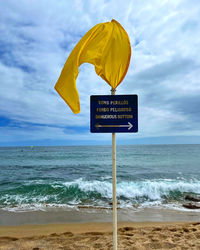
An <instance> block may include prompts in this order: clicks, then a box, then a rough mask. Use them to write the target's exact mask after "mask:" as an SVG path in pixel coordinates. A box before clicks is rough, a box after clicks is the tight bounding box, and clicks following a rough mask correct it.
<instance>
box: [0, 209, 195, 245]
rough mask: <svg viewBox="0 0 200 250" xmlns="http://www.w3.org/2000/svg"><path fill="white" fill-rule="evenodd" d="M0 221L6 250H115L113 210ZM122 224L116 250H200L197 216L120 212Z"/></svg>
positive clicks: (2, 214) (4, 215)
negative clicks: (113, 242) (113, 243)
mask: <svg viewBox="0 0 200 250" xmlns="http://www.w3.org/2000/svg"><path fill="white" fill-rule="evenodd" d="M0 218H1V219H0V249H2V250H8V249H10V250H11V249H14V250H29V249H30V250H39V249H40V250H45V249H48V250H50V249H52V250H53V249H66V250H67V249H112V211H110V210H105V209H103V210H98V211H97V210H96V211H94V210H89V209H80V210H79V211H61V210H60V211H32V212H18V213H15V212H8V211H3V210H1V211H0ZM127 218H128V219H127ZM126 219H127V220H126ZM118 221H119V222H118V249H138V250H141V249H200V220H199V213H198V212H192V211H191V212H189V211H188V212H186V211H177V210H169V209H153V208H152V209H143V210H140V211H138V210H137V211H136V210H132V211H131V210H128V211H127V210H121V209H120V210H119V211H118Z"/></svg>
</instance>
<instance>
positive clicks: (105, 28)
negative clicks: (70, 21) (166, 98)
mask: <svg viewBox="0 0 200 250" xmlns="http://www.w3.org/2000/svg"><path fill="white" fill-rule="evenodd" d="M130 57H131V46H130V41H129V37H128V35H127V33H126V31H125V30H124V28H123V27H122V26H121V25H120V24H119V23H118V22H117V21H115V20H112V21H111V22H106V23H100V24H97V25H96V26H94V27H93V28H92V29H90V30H89V31H88V32H87V33H86V34H85V35H84V36H83V37H82V38H81V40H80V41H79V42H78V43H77V45H76V46H75V48H74V49H73V50H72V52H71V54H70V55H69V57H68V59H67V61H66V63H65V65H64V67H63V69H62V72H61V74H60V77H59V79H58V81H57V83H56V85H55V89H56V91H57V92H58V93H59V95H60V96H61V97H62V98H63V99H64V101H65V102H66V103H67V104H68V105H69V107H70V108H71V110H72V111H73V112H74V113H75V114H77V113H79V112H80V103H79V94H78V91H77V88H76V78H77V76H78V73H79V66H80V65H81V64H82V63H91V64H93V65H94V66H95V71H96V73H97V75H99V76H101V78H103V79H104V80H105V81H106V82H107V83H108V84H109V85H110V86H111V87H112V88H113V89H116V87H117V86H118V85H119V84H120V83H121V82H122V80H123V79H124V77H125V75H126V73H127V70H128V67H129V62H130Z"/></svg>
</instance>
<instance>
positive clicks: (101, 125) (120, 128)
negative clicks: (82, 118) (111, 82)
mask: <svg viewBox="0 0 200 250" xmlns="http://www.w3.org/2000/svg"><path fill="white" fill-rule="evenodd" d="M90 131H91V132H92V133H136V132H138V97H137V95H93V96H90Z"/></svg>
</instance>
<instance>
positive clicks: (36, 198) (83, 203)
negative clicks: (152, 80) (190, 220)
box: [0, 145, 200, 212]
mask: <svg viewBox="0 0 200 250" xmlns="http://www.w3.org/2000/svg"><path fill="white" fill-rule="evenodd" d="M186 195H192V196H198V195H200V145H127V146H125V145H120V146H117V200H118V203H119V204H118V207H120V208H134V209H140V208H146V207H147V208H149V207H151V208H152V207H160V208H171V209H175V210H181V209H185V208H183V207H182V204H183V203H185V196H186ZM111 202H112V148H111V146H64V147H61V146H59V147H53V146H51V147H50V146H49V147H39V146H30V147H0V209H1V210H6V211H14V212H23V211H37V210H42V211H46V210H48V209H58V208H62V209H72V210H73V209H78V208H80V207H93V208H94V207H97V208H99V207H100V208H109V207H111V206H112V203H111Z"/></svg>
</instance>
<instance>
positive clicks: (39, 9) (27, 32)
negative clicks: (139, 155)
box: [0, 0, 200, 146]
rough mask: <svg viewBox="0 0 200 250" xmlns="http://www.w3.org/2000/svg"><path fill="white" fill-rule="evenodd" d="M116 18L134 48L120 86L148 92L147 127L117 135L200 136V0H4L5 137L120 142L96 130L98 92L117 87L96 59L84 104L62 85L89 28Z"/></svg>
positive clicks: (127, 139) (84, 84) (143, 111)
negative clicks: (66, 96)
mask: <svg viewBox="0 0 200 250" xmlns="http://www.w3.org/2000/svg"><path fill="white" fill-rule="evenodd" d="M112 19H115V20H117V21H118V22H120V23H121V25H122V26H123V27H124V28H125V30H126V31H127V33H128V35H129V38H130V42H131V48H132V56H131V61H130V66H129V70H128V72H127V75H126V77H125V78H124V80H123V82H122V83H121V84H120V85H119V86H118V88H117V91H116V94H120V95H122V94H125V95H126V94H137V95H138V100H139V103H138V105H139V106H138V112H139V114H138V117H139V132H138V133H120V134H117V144H168V143H172V144H179V143H184V144H185V143H200V77H199V76H200V56H199V55H200V1H199V0H169V1H167V0H162V1H160V0H149V1H141V0H133V1H131V0H123V1H121V0H115V1H114V0H110V1H109V0H98V1H97V0H83V1H81V0H72V1H71V0H67V1H66V0H59V1H56V0H48V1H47V0H42V1H41V0H20V1H16V0H6V1H3V0H0V146H29V145H50V146H53V145H110V144H111V134H103V133H102V134H93V133H90V95H108V94H110V86H109V85H108V84H107V83H106V82H104V81H103V80H102V79H101V77H99V76H98V75H96V73H95V70H94V66H93V65H90V64H83V65H81V67H80V68H79V76H78V78H77V81H76V83H77V88H78V91H79V97H80V104H81V112H80V114H77V115H75V114H74V113H72V111H71V110H70V108H69V107H68V106H67V105H66V104H65V102H64V101H63V99H62V98H61V97H60V96H59V95H58V93H57V92H56V91H55V90H54V85H55V83H56V81H57V79H58V77H59V75H60V72H61V70H62V68H63V65H64V63H65V61H66V59H67V57H68V56H69V54H70V52H71V51H72V49H73V48H74V46H75V45H76V44H77V42H78V41H79V40H80V39H81V37H82V36H84V34H85V33H86V32H87V31H88V30H89V29H91V28H92V27H93V26H94V25H96V24H98V23H102V22H108V21H111V20H112Z"/></svg>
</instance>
